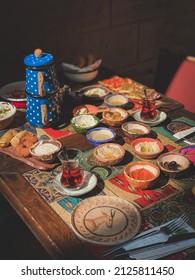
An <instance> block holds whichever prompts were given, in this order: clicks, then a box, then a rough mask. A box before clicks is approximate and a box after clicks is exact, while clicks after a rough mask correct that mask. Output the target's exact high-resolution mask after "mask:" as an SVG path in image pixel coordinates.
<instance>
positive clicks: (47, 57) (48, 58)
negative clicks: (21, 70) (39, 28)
mask: <svg viewBox="0 0 195 280" xmlns="http://www.w3.org/2000/svg"><path fill="white" fill-rule="evenodd" d="M53 60H54V58H53V55H52V54H50V53H44V52H43V51H42V50H41V49H36V50H35V51H34V53H33V54H29V55H27V56H26V57H25V58H24V63H25V64H26V65H27V66H30V67H35V66H44V65H47V64H50V63H51V62H53Z"/></svg>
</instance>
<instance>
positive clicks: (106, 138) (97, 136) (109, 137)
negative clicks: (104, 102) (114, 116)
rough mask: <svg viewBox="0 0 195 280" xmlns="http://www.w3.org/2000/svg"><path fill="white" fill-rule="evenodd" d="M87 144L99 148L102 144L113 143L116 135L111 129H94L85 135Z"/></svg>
mask: <svg viewBox="0 0 195 280" xmlns="http://www.w3.org/2000/svg"><path fill="white" fill-rule="evenodd" d="M86 137H87V140H88V142H89V143H90V144H91V145H93V146H99V145H101V144H104V143H108V142H113V141H114V140H115V138H116V133H115V131H114V130H113V129H111V128H107V127H96V128H93V129H90V130H89V131H88V132H87V133H86Z"/></svg>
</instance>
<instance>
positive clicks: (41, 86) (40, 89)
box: [38, 72, 46, 96]
mask: <svg viewBox="0 0 195 280" xmlns="http://www.w3.org/2000/svg"><path fill="white" fill-rule="evenodd" d="M38 93H39V95H40V96H45V95H46V91H45V90H44V74H43V73H42V72H38Z"/></svg>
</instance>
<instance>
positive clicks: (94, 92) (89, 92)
mask: <svg viewBox="0 0 195 280" xmlns="http://www.w3.org/2000/svg"><path fill="white" fill-rule="evenodd" d="M80 91H81V92H83V97H84V99H85V100H87V101H92V102H93V101H101V100H102V101H103V100H104V98H105V97H106V96H107V95H108V94H109V90H108V89H106V88H105V87H103V86H100V85H93V86H88V87H84V88H82V89H81V90H80Z"/></svg>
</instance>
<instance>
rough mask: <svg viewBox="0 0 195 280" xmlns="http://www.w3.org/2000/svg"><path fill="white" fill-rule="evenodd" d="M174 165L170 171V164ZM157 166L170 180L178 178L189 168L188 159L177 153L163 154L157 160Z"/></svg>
mask: <svg viewBox="0 0 195 280" xmlns="http://www.w3.org/2000/svg"><path fill="white" fill-rule="evenodd" d="M173 162H174V163H175V165H176V166H175V168H173V169H171V168H170V167H171V166H170V167H169V165H170V163H173ZM157 164H158V166H159V167H160V169H161V170H162V171H163V172H164V174H166V175H168V176H169V177H171V178H179V177H181V176H182V175H183V174H184V172H185V171H186V170H187V169H188V168H189V167H190V161H189V159H188V158H187V157H186V156H184V155H182V154H179V153H174V152H172V153H165V154H162V155H160V156H159V157H158V158H157Z"/></svg>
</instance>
